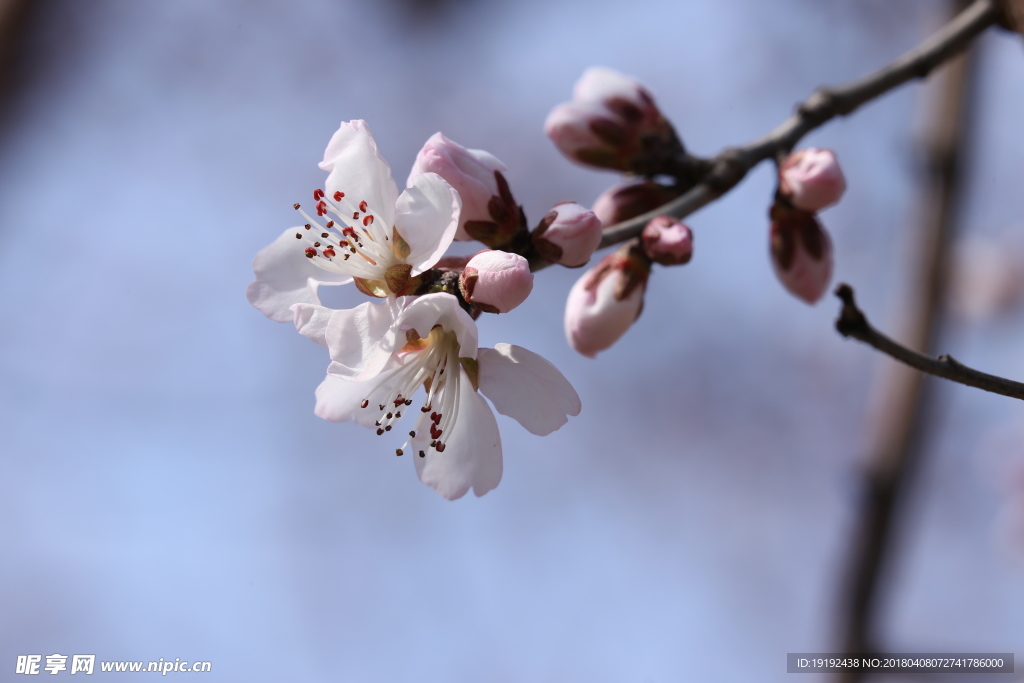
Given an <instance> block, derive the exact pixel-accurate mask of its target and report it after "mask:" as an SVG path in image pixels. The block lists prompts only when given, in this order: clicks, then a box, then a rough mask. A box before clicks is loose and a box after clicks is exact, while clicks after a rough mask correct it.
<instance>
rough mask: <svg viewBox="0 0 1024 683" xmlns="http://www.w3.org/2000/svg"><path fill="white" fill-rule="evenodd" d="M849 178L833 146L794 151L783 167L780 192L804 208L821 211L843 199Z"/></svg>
mask: <svg viewBox="0 0 1024 683" xmlns="http://www.w3.org/2000/svg"><path fill="white" fill-rule="evenodd" d="M845 191H846V178H844V177H843V169H841V168H839V162H838V161H836V155H835V154H833V153H832V150H830V149H816V148H814V147H809V148H807V149H801V150H798V151H796V152H793V153H792V154H790V155H789V157H787V158H786V160H785V161H784V162H783V163H782V166H780V167H779V192H781V193H782V196H784V197H785V198H786V199H788V200H789V201H790V202H791V203H792V204H793V206H795V207H796V208H798V209H803V210H804V211H821V210H822V209H824V208H826V207H829V206H832V205H833V204H835V203H836V202H838V201H839V198H840V197H842V196H843V192H845Z"/></svg>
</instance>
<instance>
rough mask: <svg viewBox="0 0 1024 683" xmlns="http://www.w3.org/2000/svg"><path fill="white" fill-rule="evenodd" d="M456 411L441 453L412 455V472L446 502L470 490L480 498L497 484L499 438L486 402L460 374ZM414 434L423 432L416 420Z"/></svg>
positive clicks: (499, 461) (492, 414)
mask: <svg viewBox="0 0 1024 683" xmlns="http://www.w3.org/2000/svg"><path fill="white" fill-rule="evenodd" d="M459 394H460V395H459V411H458V415H457V417H456V419H455V424H454V426H453V427H452V431H451V434H450V435H447V438H446V439H445V449H444V452H441V453H438V452H437V451H436V450H433V449H430V450H429V451H425V452H426V457H423V458H421V457H419V455H418V454H416V453H415V452H414V454H413V462H415V463H416V473H417V474H418V475H419V477H420V481H422V482H423V483H424V484H426V485H427V486H430V487H431V488H433V489H434V490H436V491H437V492H438V493H440V494H441V495H442V496H444V497H445V498H447V499H448V500H455V499H456V498H461V497H462V496H464V495H465V494H466V492H467V491H468V490H469V489H470V488H472V489H473V493H475V494H476V495H477V496H482V495H484V494H485V493H487V492H488V491H490V490H491V489H493V488H494V487H496V486H497V485H498V483H499V482H500V481H501V471H502V463H501V435H500V434H499V433H498V422H497V420H495V419H494V413H492V412H491V408H490V406H488V405H487V401H485V400H484V398H483V397H482V396H481V395H480V394H478V393H477V392H476V390H475V389H473V384H472V382H470V380H469V377H468V376H467V375H466V373H464V372H460V373H459ZM420 423H422V424H417V434H420V435H422V434H423V433H425V432H426V430H425V429H423V426H424V425H425V424H426V423H425V421H424V419H423V418H422V417H421V418H420Z"/></svg>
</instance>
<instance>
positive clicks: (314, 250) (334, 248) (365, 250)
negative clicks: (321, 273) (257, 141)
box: [292, 189, 399, 279]
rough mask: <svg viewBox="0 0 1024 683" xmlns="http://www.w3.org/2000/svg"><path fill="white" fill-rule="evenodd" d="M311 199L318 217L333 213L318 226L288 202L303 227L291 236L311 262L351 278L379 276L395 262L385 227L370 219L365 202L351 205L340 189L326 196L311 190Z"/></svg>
mask: <svg viewBox="0 0 1024 683" xmlns="http://www.w3.org/2000/svg"><path fill="white" fill-rule="evenodd" d="M313 199H314V200H316V202H317V204H316V215H317V216H318V217H319V216H327V215H328V214H333V216H334V217H333V218H331V217H328V220H327V222H326V223H325V224H324V225H321V224H320V222H319V221H318V220H317V219H315V218H313V217H311V216H310V215H309V214H308V213H306V212H305V210H303V208H302V206H301V205H299V204H293V205H292V206H293V208H294V209H295V210H296V211H298V212H299V213H301V214H302V216H303V218H305V219H306V224H305V225H304V226H303V228H304V230H302V231H300V232H297V233H295V237H296V238H297V239H298V240H300V241H301V245H302V246H303V248H304V250H305V254H306V257H307V258H308V259H310V261H311V262H312V263H313V265H315V266H318V267H320V268H323V269H324V270H329V271H332V272H335V273H343V274H345V275H351V276H353V277H358V278H364V279H381V278H382V277H383V273H384V272H386V271H387V269H388V268H389V267H391V266H393V265H396V264H398V263H399V259H398V257H397V256H396V254H395V252H394V250H393V248H392V244H393V240H392V239H391V237H389V236H388V232H389V229H388V227H387V226H385V225H383V223H381V222H380V221H377V220H376V219H375V218H374V214H373V213H370V208H371V207H369V205H368V204H367V202H365V201H360V202H359V204H358V205H355V204H353V203H352V202H351V201H349V199H348V198H347V197H346V196H345V193H344V192H340V191H339V192H335V193H334V195H333V196H331V197H328V196H327V195H325V194H324V191H323V190H319V189H318V190H314V191H313ZM339 224H340V225H341V226H342V227H339ZM353 257H355V258H353Z"/></svg>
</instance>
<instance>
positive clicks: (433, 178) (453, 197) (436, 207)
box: [395, 173, 462, 275]
mask: <svg viewBox="0 0 1024 683" xmlns="http://www.w3.org/2000/svg"><path fill="white" fill-rule="evenodd" d="M461 209H462V200H461V199H460V198H459V193H458V192H456V191H455V188H453V187H452V186H451V185H449V184H448V182H447V181H446V180H445V179H444V178H442V177H441V176H439V175H437V174H436V173H421V174H419V175H417V176H415V177H413V178H410V185H409V187H408V188H407V189H406V190H405V192H403V193H402V194H401V196H400V197H399V198H398V205H397V207H396V210H395V227H396V228H398V231H399V232H400V233H401V235H402V237H403V238H404V239H405V241H406V242H407V243H408V244H409V247H410V248H411V251H410V252H409V256H408V258H406V262H407V263H411V264H412V266H413V269H412V274H413V275H418V274H419V273H422V272H423V271H424V270H426V269H427V268H430V267H431V266H432V265H434V264H435V263H437V261H438V259H440V258H441V256H443V255H444V252H445V251H447V250H448V247H449V246H450V245H451V243H452V240H453V239H454V238H455V230H456V229H457V228H458V227H459V212H460V211H461Z"/></svg>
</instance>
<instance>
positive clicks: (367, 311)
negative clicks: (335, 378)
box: [325, 302, 405, 380]
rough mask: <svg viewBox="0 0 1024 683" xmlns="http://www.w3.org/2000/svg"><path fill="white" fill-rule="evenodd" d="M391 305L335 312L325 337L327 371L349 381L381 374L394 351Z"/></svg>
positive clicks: (369, 305)
mask: <svg viewBox="0 0 1024 683" xmlns="http://www.w3.org/2000/svg"><path fill="white" fill-rule="evenodd" d="M392 305H393V304H372V303H370V302H366V303H364V304H360V305H359V306H356V307H355V308H352V309H349V310H344V311H335V313H334V315H333V316H331V319H330V321H329V322H328V324H327V332H326V334H325V339H326V341H327V348H328V349H329V350H330V352H331V360H332V361H333V362H332V363H331V364H330V366H329V367H328V368H327V372H329V373H331V374H333V375H339V376H341V377H346V378H348V379H352V380H364V379H368V378H370V377H373V376H375V375H377V374H378V373H379V372H381V370H382V368H383V367H384V364H385V363H386V362H387V360H388V358H389V357H390V356H391V353H392V351H394V349H395V335H396V331H395V329H394V328H393V323H394V311H392ZM402 343H403V344H404V343H405V342H404V340H403V341H402Z"/></svg>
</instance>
